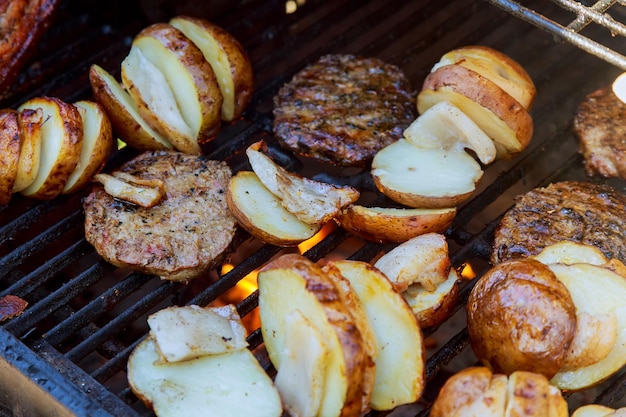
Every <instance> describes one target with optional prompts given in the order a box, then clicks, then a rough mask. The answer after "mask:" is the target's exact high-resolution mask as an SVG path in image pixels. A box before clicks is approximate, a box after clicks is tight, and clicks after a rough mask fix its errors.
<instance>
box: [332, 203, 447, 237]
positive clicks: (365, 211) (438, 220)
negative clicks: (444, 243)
mask: <svg viewBox="0 0 626 417" xmlns="http://www.w3.org/2000/svg"><path fill="white" fill-rule="evenodd" d="M455 216H456V208H455V207H451V208H441V209H404V208H384V207H365V206H362V205H359V204H351V205H349V206H348V207H345V208H343V209H342V210H341V211H340V212H339V214H337V216H336V217H335V221H336V222H337V224H339V225H340V226H341V227H343V228H344V229H346V230H347V231H349V232H350V233H352V234H354V235H356V236H359V237H362V238H363V239H367V240H371V241H373V242H379V243H387V242H406V241H407V240H409V239H411V238H414V237H415V236H419V235H422V234H425V233H443V232H445V231H446V230H448V227H450V225H451V224H452V221H453V220H454V217H455Z"/></svg>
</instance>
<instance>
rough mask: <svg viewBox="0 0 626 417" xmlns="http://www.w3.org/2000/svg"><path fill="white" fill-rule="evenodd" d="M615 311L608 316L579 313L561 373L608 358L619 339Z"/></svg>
mask: <svg viewBox="0 0 626 417" xmlns="http://www.w3.org/2000/svg"><path fill="white" fill-rule="evenodd" d="M617 333H618V327H617V316H616V315H615V311H611V312H610V313H607V314H595V315H592V314H589V313H587V312H584V311H583V312H577V314H576V332H575V333H574V339H573V340H572V344H571V345H570V346H569V348H568V349H567V353H566V354H565V360H564V361H563V366H561V371H571V370H574V369H578V368H582V367H585V366H588V365H593V364H594V363H597V362H599V361H601V360H602V359H604V358H606V357H607V356H608V354H609V353H610V352H611V349H612V348H613V345H615V341H616V339H617Z"/></svg>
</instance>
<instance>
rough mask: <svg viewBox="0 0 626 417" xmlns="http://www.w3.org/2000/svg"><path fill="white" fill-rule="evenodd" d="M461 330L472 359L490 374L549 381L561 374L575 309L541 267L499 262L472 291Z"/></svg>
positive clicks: (528, 262) (531, 262)
mask: <svg viewBox="0 0 626 417" xmlns="http://www.w3.org/2000/svg"><path fill="white" fill-rule="evenodd" d="M467 330H468V333H469V338H470V343H471V346H472V349H473V351H474V353H475V354H476V357H477V358H478V359H479V360H480V361H481V362H482V363H483V364H485V365H486V366H489V367H490V368H491V369H493V370H494V371H495V372H498V373H504V374H507V375H508V374H511V373H512V372H515V371H529V372H536V373H540V374H543V375H545V376H546V377H547V378H552V377H553V376H554V375H555V374H556V373H557V372H559V370H561V369H562V367H563V363H564V360H565V357H566V353H567V350H568V349H569V347H570V345H571V343H572V340H573V338H574V334H575V332H576V305H575V303H574V301H573V300H572V296H570V293H569V291H568V289H567V287H566V286H565V285H564V284H563V283H562V282H561V281H560V280H559V279H558V278H557V277H556V276H555V274H554V273H553V272H552V270H551V269H550V268H548V266H546V265H544V264H543V263H541V262H539V261H536V260H533V259H516V260H511V261H507V262H502V263H500V264H498V265H496V266H494V267H493V268H491V269H490V270H489V271H487V272H486V273H485V274H484V275H483V276H482V277H481V278H480V279H479V280H478V281H477V282H476V285H475V286H474V288H473V289H472V291H471V293H470V296H469V298H468V301H467Z"/></svg>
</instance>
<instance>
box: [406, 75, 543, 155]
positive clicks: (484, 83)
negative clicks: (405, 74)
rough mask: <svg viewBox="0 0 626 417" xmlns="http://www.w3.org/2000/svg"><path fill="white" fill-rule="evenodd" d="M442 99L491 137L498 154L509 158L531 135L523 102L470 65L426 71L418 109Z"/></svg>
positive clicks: (526, 144)
mask: <svg viewBox="0 0 626 417" xmlns="http://www.w3.org/2000/svg"><path fill="white" fill-rule="evenodd" d="M442 101H449V102H451V103H452V104H454V105H455V106H456V107H458V108H459V109H461V111H463V112H464V113H465V114H467V115H468V116H469V117H470V118H471V119H472V120H474V122H475V123H476V124H477V125H478V126H479V127H480V128H481V129H482V130H483V131H485V133H487V135H488V136H489V137H491V139H493V141H494V143H495V145H496V150H497V157H498V158H501V159H510V158H512V157H513V156H514V155H515V154H517V153H519V152H521V151H522V150H524V149H525V148H526V147H527V146H528V144H529V143H530V140H531V139H532V135H533V127H534V126H533V120H532V118H531V116H530V114H529V113H528V111H527V110H526V109H525V108H524V106H522V105H521V104H520V103H519V102H518V101H517V100H515V99H514V98H513V97H511V95H509V94H508V93H507V92H506V91H504V90H503V89H502V88H500V87H499V86H498V85H497V84H495V83H494V82H492V81H490V80H489V79H487V78H485V77H483V76H482V75H480V74H479V73H477V72H475V71H472V70H471V69H468V68H465V67H463V66H461V65H444V66H442V67H440V68H438V69H436V70H435V71H434V72H431V73H430V74H428V76H427V77H426V79H425V80H424V84H423V86H422V89H421V91H420V92H419V94H418V96H417V108H418V111H419V112H420V114H421V113H424V112H425V111H426V110H428V109H429V108H430V107H432V106H434V105H435V104H437V103H440V102H442Z"/></svg>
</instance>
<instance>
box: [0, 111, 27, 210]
mask: <svg viewBox="0 0 626 417" xmlns="http://www.w3.org/2000/svg"><path fill="white" fill-rule="evenodd" d="M17 120H18V113H17V112H16V111H15V110H12V109H3V110H0V205H5V204H8V203H9V201H11V197H12V195H13V185H14V184H15V179H16V178H17V173H18V167H19V160H20V148H21V146H22V138H21V134H20V128H19V124H18V121H17Z"/></svg>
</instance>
